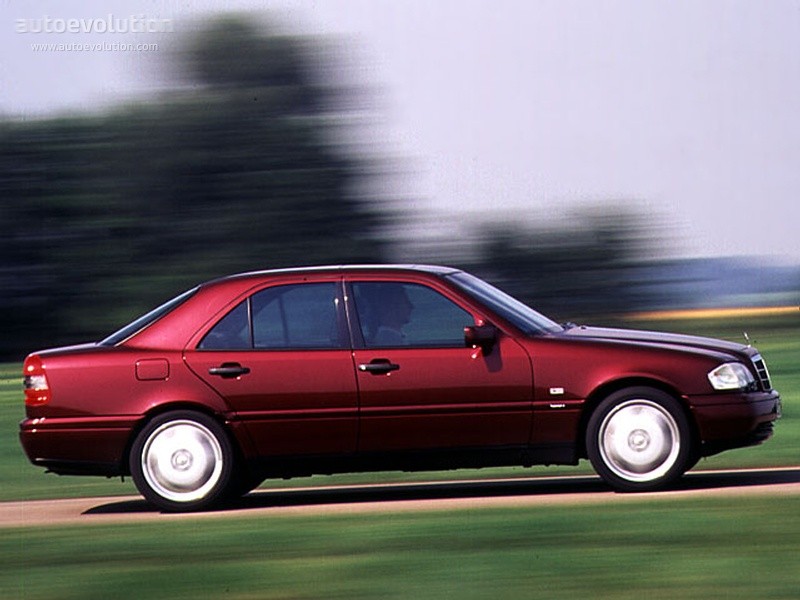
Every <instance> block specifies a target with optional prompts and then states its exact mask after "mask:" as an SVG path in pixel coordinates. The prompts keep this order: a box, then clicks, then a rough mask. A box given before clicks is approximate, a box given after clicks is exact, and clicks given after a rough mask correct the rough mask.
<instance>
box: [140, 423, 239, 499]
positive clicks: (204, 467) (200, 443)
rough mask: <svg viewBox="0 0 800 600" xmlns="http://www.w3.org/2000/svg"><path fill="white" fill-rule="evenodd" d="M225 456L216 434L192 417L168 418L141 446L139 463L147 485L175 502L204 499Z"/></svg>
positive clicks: (215, 478)
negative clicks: (181, 418)
mask: <svg viewBox="0 0 800 600" xmlns="http://www.w3.org/2000/svg"><path fill="white" fill-rule="evenodd" d="M223 465H224V459H223V454H222V447H221V446H220V443H219V441H218V440H217V438H216V436H215V435H214V434H213V433H212V432H211V431H210V430H209V429H208V428H206V427H205V426H204V425H202V424H201V423H198V422H196V421H192V420H188V419H186V420H175V421H168V422H166V423H164V424H163V425H161V426H160V427H158V428H157V429H155V430H154V431H153V432H152V433H151V434H150V435H149V436H148V438H147V440H146V441H145V443H144V447H143V448H142V453H141V466H142V475H143V476H144V478H145V480H146V481H147V484H148V485H149V486H150V488H151V489H152V490H153V491H154V492H155V493H157V494H158V495H159V496H161V497H162V498H165V499H168V500H172V501H174V502H192V501H195V500H199V499H201V498H204V497H205V496H206V495H207V494H208V493H209V492H210V491H211V490H212V489H213V488H214V486H215V485H216V484H217V482H218V481H219V479H220V476H221V475H222V471H223Z"/></svg>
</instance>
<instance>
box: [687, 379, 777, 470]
mask: <svg viewBox="0 0 800 600" xmlns="http://www.w3.org/2000/svg"><path fill="white" fill-rule="evenodd" d="M690 402H691V405H692V412H693V413H694V416H695V421H696V423H697V426H698V430H699V431H698V433H699V435H700V440H701V442H702V448H703V450H702V454H703V455H704V456H709V455H711V454H716V453H717V452H722V451H723V450H729V449H731V448H741V447H744V446H753V445H756V444H760V443H762V442H764V441H766V440H767V439H769V438H770V437H771V436H772V431H773V426H774V423H775V421H776V420H777V419H778V418H780V415H781V399H780V395H779V394H778V392H776V391H774V390H773V391H770V392H752V393H735V394H714V395H708V396H693V397H691V398H690Z"/></svg>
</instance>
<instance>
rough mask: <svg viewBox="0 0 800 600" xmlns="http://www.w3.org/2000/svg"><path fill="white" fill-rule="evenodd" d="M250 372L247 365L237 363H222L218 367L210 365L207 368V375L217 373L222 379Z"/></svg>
mask: <svg viewBox="0 0 800 600" xmlns="http://www.w3.org/2000/svg"><path fill="white" fill-rule="evenodd" d="M249 372H250V368H249V367H243V366H242V365H240V364H239V363H227V362H226V363H222V364H221V365H220V366H218V367H211V368H210V369H209V370H208V374H209V375H217V376H218V377H222V378H223V379H234V378H236V377H239V376H240V375H247V374H248V373H249Z"/></svg>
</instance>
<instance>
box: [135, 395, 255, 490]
mask: <svg viewBox="0 0 800 600" xmlns="http://www.w3.org/2000/svg"><path fill="white" fill-rule="evenodd" d="M179 410H188V411H193V412H196V413H200V414H204V415H206V416H207V417H210V418H212V419H214V420H215V421H216V422H217V423H218V424H219V425H220V426H221V427H222V429H223V430H224V431H225V433H226V435H227V436H228V439H229V440H230V442H231V445H232V447H233V451H234V453H235V455H236V458H237V460H244V459H245V458H244V457H245V451H246V449H245V448H243V447H242V444H246V443H248V440H242V439H240V437H239V436H237V435H236V433H235V432H234V431H233V429H232V428H231V427H230V422H229V421H228V420H227V419H226V418H225V417H224V416H223V415H222V414H220V413H219V412H216V411H214V410H212V409H210V408H209V407H208V406H207V405H205V404H201V403H198V402H193V401H191V400H175V401H170V402H165V403H164V404H158V405H156V406H154V407H152V408H151V409H150V410H148V411H147V412H146V413H144V414H143V415H142V417H141V418H140V419H139V420H138V421H137V422H136V425H135V426H134V427H133V428H132V429H131V431H130V434H129V435H128V440H127V443H126V444H125V449H124V451H123V453H122V457H121V459H120V465H121V468H122V470H123V474H124V475H130V474H131V472H130V466H129V464H130V457H131V451H132V450H133V444H134V443H135V441H136V438H137V437H138V436H139V433H140V432H141V431H142V429H144V428H145V427H146V426H147V424H148V423H149V422H150V421H152V420H153V419H155V418H157V417H159V416H160V415H163V414H166V413H169V412H174V411H179Z"/></svg>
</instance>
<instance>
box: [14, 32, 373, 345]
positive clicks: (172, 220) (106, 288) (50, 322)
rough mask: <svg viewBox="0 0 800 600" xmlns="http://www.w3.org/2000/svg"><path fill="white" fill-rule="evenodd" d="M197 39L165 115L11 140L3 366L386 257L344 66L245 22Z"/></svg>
mask: <svg viewBox="0 0 800 600" xmlns="http://www.w3.org/2000/svg"><path fill="white" fill-rule="evenodd" d="M184 42H185V43H184V44H183V47H182V51H181V52H180V53H178V54H177V55H176V58H177V60H176V61H175V64H176V66H177V67H178V69H179V71H180V72H181V73H182V76H183V78H184V79H185V80H186V83H187V85H184V86H180V87H177V88H176V89H174V90H172V91H169V92H167V93H166V94H164V95H163V96H162V97H161V98H160V99H159V101H157V102H150V103H147V104H143V105H139V106H133V107H128V108H124V109H118V110H116V111H113V112H111V113H109V114H104V115H97V116H90V117H84V118H66V119H55V120H43V121H35V122H30V123H13V124H12V123H4V124H3V125H2V126H0V194H1V196H0V197H2V200H0V217H1V218H2V221H0V227H2V235H0V249H1V250H2V255H1V256H2V263H0V281H2V282H3V283H4V284H5V285H4V286H3V289H2V290H0V328H1V329H2V331H3V334H2V338H0V356H2V357H3V358H20V357H21V356H22V355H24V353H25V352H28V351H30V350H33V349H34V348H35V347H37V346H39V345H54V344H59V343H70V342H76V341H81V340H86V339H98V338H99V337H101V336H103V335H104V334H106V333H109V332H110V331H112V330H113V329H115V328H116V327H118V326H121V325H122V324H124V323H126V322H127V321H129V320H130V319H131V318H132V317H134V316H135V315H137V314H139V313H141V312H143V311H144V310H146V309H148V308H150V307H152V306H154V305H155V304H157V303H160V302H161V301H163V300H165V299H167V298H169V297H171V296H173V295H174V294H176V293H177V292H179V291H181V290H182V289H185V288H187V287H189V286H191V285H193V284H194V283H197V282H199V281H202V280H204V279H207V278H210V277H214V276H218V275H222V274H227V273H230V272H235V271H240V270H250V269H262V268H271V267H279V266H288V265H308V264H316V263H331V262H333V263H335V262H352V261H370V262H375V261H381V260H384V259H385V257H386V256H385V255H386V244H385V243H383V242H382V241H381V226H382V220H381V217H380V215H379V213H378V212H376V211H375V210H373V204H372V203H369V202H367V201H366V200H367V199H365V198H363V197H360V196H359V195H358V193H357V192H356V190H357V189H358V186H359V184H361V183H362V180H363V179H364V178H365V177H366V176H368V174H369V173H370V172H371V170H372V169H371V166H368V165H365V164H364V163H363V162H361V161H360V160H359V159H357V158H355V157H354V155H353V153H351V152H349V151H348V148H347V146H346V143H345V140H344V139H343V138H342V126H341V124H342V122H345V123H347V122H349V121H350V120H352V119H353V114H352V111H351V108H352V107H349V105H348V104H347V103H346V102H342V97H346V90H342V89H337V87H336V86H335V85H333V84H331V83H330V81H335V79H336V78H335V77H332V76H330V75H331V73H332V72H334V71H335V70H336V69H337V68H340V66H339V65H336V64H335V63H334V62H333V57H332V55H330V54H328V53H326V52H325V49H324V48H323V46H322V45H320V44H318V43H317V42H316V41H315V40H314V39H308V38H302V39H301V38H294V37H288V36H282V35H277V34H274V33H271V32H269V31H264V30H262V29H261V28H259V27H256V26H255V25H253V24H252V23H251V22H249V21H247V20H245V19H244V18H239V17H224V18H221V19H219V20H216V21H211V22H209V23H207V24H206V26H205V27H204V28H202V29H201V30H199V31H198V32H196V33H195V34H193V35H192V36H191V37H189V38H187V39H186V40H184Z"/></svg>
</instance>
